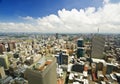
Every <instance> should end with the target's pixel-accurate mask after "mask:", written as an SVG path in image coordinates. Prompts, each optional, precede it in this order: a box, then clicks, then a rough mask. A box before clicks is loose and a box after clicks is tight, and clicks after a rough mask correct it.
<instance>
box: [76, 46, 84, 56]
mask: <svg viewBox="0 0 120 84" xmlns="http://www.w3.org/2000/svg"><path fill="white" fill-rule="evenodd" d="M83 56H84V49H83V48H82V47H78V49H77V58H80V57H83Z"/></svg>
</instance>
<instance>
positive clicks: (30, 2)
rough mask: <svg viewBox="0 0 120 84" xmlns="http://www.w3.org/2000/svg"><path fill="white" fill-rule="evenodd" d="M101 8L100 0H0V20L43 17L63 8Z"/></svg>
mask: <svg viewBox="0 0 120 84" xmlns="http://www.w3.org/2000/svg"><path fill="white" fill-rule="evenodd" d="M90 6H91V7H99V6H102V0H0V19H2V20H5V21H7V20H9V19H13V18H14V19H16V18H18V16H31V17H35V18H36V17H44V16H48V15H50V14H57V12H58V10H61V9H63V8H65V9H67V10H71V9H73V8H76V9H81V8H87V7H90Z"/></svg>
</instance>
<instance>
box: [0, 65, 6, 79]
mask: <svg viewBox="0 0 120 84" xmlns="http://www.w3.org/2000/svg"><path fill="white" fill-rule="evenodd" d="M5 77H6V75H5V71H4V68H3V67H1V66H0V79H3V78H5Z"/></svg>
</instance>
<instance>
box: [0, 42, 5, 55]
mask: <svg viewBox="0 0 120 84" xmlns="http://www.w3.org/2000/svg"><path fill="white" fill-rule="evenodd" d="M4 51H5V47H4V45H3V44H1V43H0V54H3V52H4Z"/></svg>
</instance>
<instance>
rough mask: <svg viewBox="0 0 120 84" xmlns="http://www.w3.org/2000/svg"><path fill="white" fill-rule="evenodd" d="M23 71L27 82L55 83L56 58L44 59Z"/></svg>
mask: <svg viewBox="0 0 120 84" xmlns="http://www.w3.org/2000/svg"><path fill="white" fill-rule="evenodd" d="M41 61H42V62H41ZM41 61H40V62H38V63H36V64H35V65H33V66H31V67H30V68H28V69H26V71H25V78H27V80H28V83H29V84H57V73H56V60H55V58H52V59H50V60H47V61H45V60H44V59H43V60H41Z"/></svg>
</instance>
